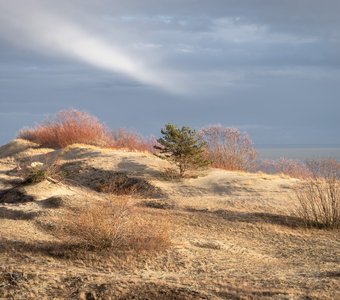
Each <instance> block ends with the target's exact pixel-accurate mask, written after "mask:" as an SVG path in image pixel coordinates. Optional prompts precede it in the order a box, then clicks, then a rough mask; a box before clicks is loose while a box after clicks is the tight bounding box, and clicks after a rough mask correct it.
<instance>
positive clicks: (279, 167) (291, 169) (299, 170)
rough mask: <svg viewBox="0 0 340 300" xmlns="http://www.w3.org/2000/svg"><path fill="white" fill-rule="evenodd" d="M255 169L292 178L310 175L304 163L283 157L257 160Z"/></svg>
mask: <svg viewBox="0 0 340 300" xmlns="http://www.w3.org/2000/svg"><path fill="white" fill-rule="evenodd" d="M257 171H261V172H264V173H268V174H284V175H288V176H290V177H293V178H307V177H309V176H310V175H311V172H310V170H309V168H308V166H307V165H306V163H304V162H302V161H300V160H296V159H288V158H284V157H281V158H280V159H278V160H262V161H260V162H258V163H257Z"/></svg>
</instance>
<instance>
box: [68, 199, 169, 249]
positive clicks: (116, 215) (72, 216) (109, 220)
mask: <svg viewBox="0 0 340 300" xmlns="http://www.w3.org/2000/svg"><path fill="white" fill-rule="evenodd" d="M61 230H62V233H63V234H64V238H66V239H69V240H70V242H72V243H78V245H80V246H81V248H83V249H85V250H94V251H106V250H112V249H116V250H137V251H144V250H147V251H151V250H162V249H165V248H167V247H168V246H169V244H170V240H169V234H168V228H167V226H166V222H164V220H159V219H157V220H156V219H153V220H152V219H147V218H146V217H145V216H143V217H142V216H141V214H139V213H138V211H137V210H136V209H135V208H133V207H131V206H130V205H128V203H127V202H126V200H125V199H114V200H111V201H107V202H103V203H96V204H94V203H92V204H91V205H87V206H85V207H84V208H82V209H81V210H79V211H75V212H71V213H69V214H68V215H67V216H66V217H65V218H64V219H63V221H62V229H61Z"/></svg>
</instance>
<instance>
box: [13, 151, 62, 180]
mask: <svg viewBox="0 0 340 300" xmlns="http://www.w3.org/2000/svg"><path fill="white" fill-rule="evenodd" d="M19 170H20V172H19V173H20V175H21V176H22V177H23V178H24V181H23V184H36V183H39V182H42V181H44V180H49V181H52V182H59V181H61V180H62V179H63V172H62V171H61V169H60V163H59V161H58V159H51V158H49V157H46V159H45V162H44V163H41V162H32V163H30V164H28V165H23V164H20V163H19Z"/></svg>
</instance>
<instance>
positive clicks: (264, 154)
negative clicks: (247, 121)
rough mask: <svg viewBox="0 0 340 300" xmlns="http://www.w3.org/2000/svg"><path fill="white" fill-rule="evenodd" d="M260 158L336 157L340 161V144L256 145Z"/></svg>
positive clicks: (302, 158) (300, 158)
mask: <svg viewBox="0 0 340 300" xmlns="http://www.w3.org/2000/svg"><path fill="white" fill-rule="evenodd" d="M255 148H256V151H257V153H258V158H259V159H278V158H280V157H285V158H290V159H299V160H306V159H318V158H319V159H320V158H321V159H322V158H334V159H336V160H338V161H340V145H336V146H298V145H297V146H276V145H275V146H272V145H271V146H270V145H268V146H267V145H266V146H260V145H258V146H256V145H255Z"/></svg>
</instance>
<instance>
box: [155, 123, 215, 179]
mask: <svg viewBox="0 0 340 300" xmlns="http://www.w3.org/2000/svg"><path fill="white" fill-rule="evenodd" d="M161 133H162V134H163V137H161V138H159V139H158V140H157V142H158V144H159V145H155V146H154V148H155V149H156V150H158V151H159V152H158V153H156V155H157V156H158V157H160V158H163V159H167V160H168V161H170V162H171V163H173V164H175V165H176V166H177V167H178V169H179V175H180V176H181V177H184V175H185V173H186V172H187V171H188V170H192V169H198V168H203V167H206V166H208V165H209V164H210V161H209V160H208V159H206V158H205V155H204V153H205V151H206V142H205V141H203V140H202V138H201V137H200V136H199V135H198V134H197V133H196V131H195V130H192V129H190V128H189V127H186V126H183V127H182V128H181V129H180V128H178V127H176V126H175V125H173V124H170V123H169V124H167V125H165V128H163V129H162V130H161Z"/></svg>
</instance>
